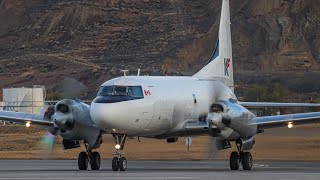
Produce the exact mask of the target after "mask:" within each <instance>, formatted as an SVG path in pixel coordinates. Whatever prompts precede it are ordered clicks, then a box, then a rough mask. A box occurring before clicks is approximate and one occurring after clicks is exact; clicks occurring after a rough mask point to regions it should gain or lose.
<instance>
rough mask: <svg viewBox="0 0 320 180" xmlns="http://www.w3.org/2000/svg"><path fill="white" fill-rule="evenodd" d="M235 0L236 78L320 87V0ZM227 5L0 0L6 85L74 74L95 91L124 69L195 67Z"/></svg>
mask: <svg viewBox="0 0 320 180" xmlns="http://www.w3.org/2000/svg"><path fill="white" fill-rule="evenodd" d="M230 5H231V14H232V15H231V16H232V17H231V18H232V38H233V39H232V40H233V52H234V66H235V76H236V82H237V83H238V84H239V85H241V87H245V86H246V85H248V84H255V83H258V84H259V83H260V84H266V83H281V84H283V85H285V86H286V87H288V88H289V90H291V91H293V92H296V93H300V94H303V95H305V96H304V97H305V98H307V97H308V96H310V94H311V95H312V96H317V92H320V78H319V77H320V73H319V70H320V31H319V30H318V29H319V27H320V18H319V17H320V1H315V0H268V1H265V0H230ZM220 9H221V2H220V1H216V0H212V1H208V0H197V1H186V0H137V1H130V0H108V1H105V0H95V1H89V0H33V1H28V0H0V24H1V26H0V86H1V87H10V86H30V85H32V84H44V85H46V86H47V88H48V89H49V90H50V91H59V89H60V85H61V82H62V81H63V79H64V78H65V77H72V78H75V79H77V80H79V81H81V82H83V83H84V84H86V85H87V86H88V87H89V88H90V89H92V91H91V93H93V92H95V91H96V89H97V87H98V86H99V84H100V83H101V82H103V81H105V80H108V79H109V78H111V77H114V76H118V75H120V73H119V70H120V69H130V70H131V72H134V71H136V70H137V69H138V68H141V69H142V72H143V73H148V74H150V73H155V72H161V71H168V72H174V73H178V74H192V73H194V72H196V71H197V70H199V69H200V68H201V66H202V65H203V64H204V63H205V62H206V60H207V59H208V57H209V56H210V55H211V52H212V50H213V47H214V44H215V41H216V38H217V33H218V24H219V16H220ZM240 90H241V89H240ZM240 92H241V91H240ZM306 93H310V94H307V95H306Z"/></svg>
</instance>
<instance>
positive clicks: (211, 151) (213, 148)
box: [207, 136, 219, 160]
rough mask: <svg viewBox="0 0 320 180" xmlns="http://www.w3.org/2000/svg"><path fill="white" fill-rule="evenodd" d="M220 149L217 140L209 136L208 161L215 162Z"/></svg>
mask: <svg viewBox="0 0 320 180" xmlns="http://www.w3.org/2000/svg"><path fill="white" fill-rule="evenodd" d="M218 152H219V151H218V148H217V145H216V138H215V137H213V136H209V143H208V156H207V159H208V160H213V159H215V157H216V156H217V153H218Z"/></svg>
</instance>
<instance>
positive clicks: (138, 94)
mask: <svg viewBox="0 0 320 180" xmlns="http://www.w3.org/2000/svg"><path fill="white" fill-rule="evenodd" d="M128 95H129V96H132V97H135V98H143V94H142V88H141V86H129V87H128Z"/></svg>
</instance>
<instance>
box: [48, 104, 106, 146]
mask: <svg viewBox="0 0 320 180" xmlns="http://www.w3.org/2000/svg"><path fill="white" fill-rule="evenodd" d="M51 119H52V120H53V121H54V124H55V127H56V128H58V129H60V131H59V134H60V135H61V136H62V137H63V138H64V139H66V140H70V141H77V140H84V141H85V142H86V143H88V145H89V148H90V149H95V148H98V147H100V144H101V142H102V137H101V132H100V128H98V127H97V126H96V125H95V124H94V123H93V121H92V119H91V116H90V106H89V105H87V104H85V103H83V102H81V101H77V100H70V99H65V100H62V101H60V102H58V103H57V104H56V106H55V113H54V115H53V116H52V117H51Z"/></svg>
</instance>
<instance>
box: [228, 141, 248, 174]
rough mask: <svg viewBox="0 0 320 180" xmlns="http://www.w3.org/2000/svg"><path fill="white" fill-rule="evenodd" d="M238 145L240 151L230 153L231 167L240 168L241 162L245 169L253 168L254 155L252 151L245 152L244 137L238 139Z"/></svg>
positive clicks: (232, 168)
mask: <svg viewBox="0 0 320 180" xmlns="http://www.w3.org/2000/svg"><path fill="white" fill-rule="evenodd" d="M236 146H237V150H238V152H236V151H234V152H232V153H231V155H230V169H231V170H238V169H239V167H240V164H241V165H242V168H243V170H251V169H252V155H251V153H250V152H243V144H242V139H238V140H237V141H236Z"/></svg>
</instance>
